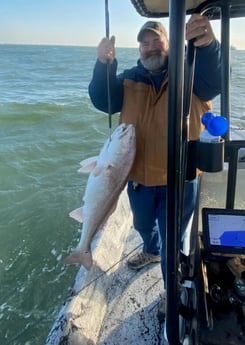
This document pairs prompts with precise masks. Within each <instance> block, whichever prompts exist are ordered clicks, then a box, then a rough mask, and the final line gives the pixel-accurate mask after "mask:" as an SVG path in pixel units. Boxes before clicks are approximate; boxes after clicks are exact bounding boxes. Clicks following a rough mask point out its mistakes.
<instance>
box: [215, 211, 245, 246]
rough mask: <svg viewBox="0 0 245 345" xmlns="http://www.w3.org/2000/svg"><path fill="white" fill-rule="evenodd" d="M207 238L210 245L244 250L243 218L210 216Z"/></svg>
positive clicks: (244, 224)
mask: <svg viewBox="0 0 245 345" xmlns="http://www.w3.org/2000/svg"><path fill="white" fill-rule="evenodd" d="M209 238H210V244H211V245H217V246H234V247H244V248H245V216H241V215H227V214H225V215H224V214H210V215H209Z"/></svg>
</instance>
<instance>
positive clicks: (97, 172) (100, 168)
mask: <svg viewBox="0 0 245 345" xmlns="http://www.w3.org/2000/svg"><path fill="white" fill-rule="evenodd" d="M112 168H113V165H112V164H108V165H106V166H102V165H97V166H96V167H95V169H94V171H93V175H94V176H95V177H96V176H99V175H100V174H102V173H103V171H105V170H110V169H112Z"/></svg>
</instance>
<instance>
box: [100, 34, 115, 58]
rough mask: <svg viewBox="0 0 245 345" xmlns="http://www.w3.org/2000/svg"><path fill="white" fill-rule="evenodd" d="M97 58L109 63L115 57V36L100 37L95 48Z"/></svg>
mask: <svg viewBox="0 0 245 345" xmlns="http://www.w3.org/2000/svg"><path fill="white" fill-rule="evenodd" d="M97 55H98V59H99V61H100V62H102V63H107V61H110V63H112V62H113V60H114V59H115V36H112V37H111V38H110V39H109V38H106V37H104V38H102V40H101V41H100V43H99V45H98V48H97Z"/></svg>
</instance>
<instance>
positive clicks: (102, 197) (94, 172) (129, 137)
mask: <svg viewBox="0 0 245 345" xmlns="http://www.w3.org/2000/svg"><path fill="white" fill-rule="evenodd" d="M135 147H136V145H135V128H134V126H133V125H132V124H128V125H127V124H124V123H122V124H120V125H119V126H118V127H117V128H116V129H115V130H114V132H113V133H112V134H111V136H110V137H109V138H108V139H107V141H106V142H105V144H104V146H103V147H102V149H101V151H100V154H99V156H98V157H91V158H88V159H86V160H84V161H82V162H81V163H80V165H81V168H80V169H79V170H78V171H79V172H82V173H88V172H90V175H89V178H88V181H87V184H86V188H85V193H84V197H83V201H82V206H81V207H80V208H78V209H76V210H74V211H72V212H70V214H69V215H70V217H72V218H74V219H75V220H77V221H78V222H79V223H83V226H82V231H81V238H80V241H79V243H78V245H77V247H76V248H75V249H74V250H73V251H72V252H71V254H70V255H69V256H68V257H67V258H66V259H65V263H66V264H81V265H83V266H84V267H85V268H86V269H90V268H91V266H92V265H93V258H92V252H91V242H92V239H93V237H94V235H95V234H96V232H97V231H98V230H100V229H102V228H103V226H104V225H105V223H106V221H107V219H108V218H109V216H110V215H111V214H112V213H113V212H114V210H115V209H116V205H117V201H118V198H119V196H120V194H121V192H122V190H123V189H124V187H125V185H126V183H127V179H128V175H129V173H130V170H131V168H132V165H133V162H134V158H135Z"/></svg>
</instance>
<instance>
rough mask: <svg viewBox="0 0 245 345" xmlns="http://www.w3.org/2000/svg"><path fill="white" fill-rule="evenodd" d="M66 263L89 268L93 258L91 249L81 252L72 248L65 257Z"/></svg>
mask: <svg viewBox="0 0 245 345" xmlns="http://www.w3.org/2000/svg"><path fill="white" fill-rule="evenodd" d="M64 262H65V264H66V265H72V264H80V265H82V266H84V267H85V268H86V269H87V270H89V269H90V268H91V267H92V266H93V258H92V253H91V251H88V252H81V251H79V250H74V251H73V252H71V254H70V255H68V256H67V258H66V259H65V261H64Z"/></svg>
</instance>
